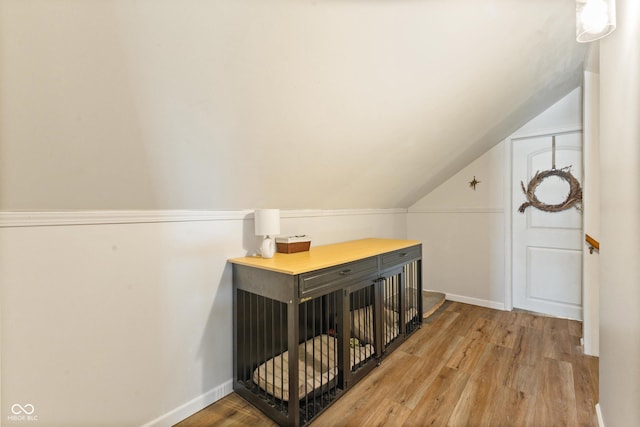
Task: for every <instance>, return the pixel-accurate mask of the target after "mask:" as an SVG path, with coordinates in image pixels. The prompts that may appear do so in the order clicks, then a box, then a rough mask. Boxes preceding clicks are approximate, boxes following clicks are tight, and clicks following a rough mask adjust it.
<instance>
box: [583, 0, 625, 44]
mask: <svg viewBox="0 0 640 427" xmlns="http://www.w3.org/2000/svg"><path fill="white" fill-rule="evenodd" d="M615 29H616V2H615V0H576V40H577V41H578V42H580V43H587V42H592V41H595V40H598V39H601V38H602V37H604V36H606V35H608V34H609V33H611V32H612V31H613V30H615Z"/></svg>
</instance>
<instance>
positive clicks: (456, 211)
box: [407, 207, 505, 214]
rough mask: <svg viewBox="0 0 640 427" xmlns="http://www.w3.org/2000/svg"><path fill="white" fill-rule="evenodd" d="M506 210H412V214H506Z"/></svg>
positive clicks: (453, 208) (454, 208) (457, 208)
mask: <svg viewBox="0 0 640 427" xmlns="http://www.w3.org/2000/svg"><path fill="white" fill-rule="evenodd" d="M504 211H505V210H504V208H460V207H450V208H446V207H445V208H412V209H409V211H408V212H407V213H410V214H434V213H504Z"/></svg>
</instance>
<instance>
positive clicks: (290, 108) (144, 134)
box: [0, 0, 583, 210]
mask: <svg viewBox="0 0 640 427" xmlns="http://www.w3.org/2000/svg"><path fill="white" fill-rule="evenodd" d="M574 13H575V12H574V7H573V6H572V4H571V2H567V1H556V2H548V3H547V4H546V5H545V7H544V8H541V7H538V5H537V4H535V3H531V2H522V1H520V0H498V1H496V0H448V1H443V0H439V1H429V2H416V1H410V2H407V1H316V0H295V1H292V0H269V1H261V0H218V1H202V0H180V1H178V0H92V1H90V0H86V1H77V0H29V1H25V0H2V7H1V8H0V40H2V45H1V46H0V88H1V90H0V209H1V210H36V209H54V210H68V209H91V210H93V209H106V210H109V209H217V210H220V209H244V208H247V207H264V206H278V207H281V208H288V209H300V208H323V209H335V208H378V207H379V208H394V207H401V208H406V207H407V206H409V205H410V204H412V203H413V202H415V201H416V200H417V199H418V198H420V197H421V196H422V195H424V194H425V193H426V190H424V189H423V187H424V186H425V185H427V186H429V185H431V186H435V184H434V183H433V182H434V180H435V181H437V180H439V182H441V181H442V180H444V179H445V178H448V177H450V176H451V175H452V174H453V173H454V172H457V171H458V170H459V169H461V168H462V166H463V165H465V164H467V163H468V162H470V161H471V160H472V159H474V158H476V157H477V156H478V155H479V154H480V153H482V152H484V151H486V150H487V149H488V148H489V147H490V146H492V145H493V144H495V142H497V141H499V140H501V139H502V138H504V137H505V136H506V135H508V134H509V133H511V132H512V130H513V129H515V128H517V127H518V126H520V125H521V124H522V123H524V122H526V121H527V120H528V119H529V118H531V117H533V116H534V115H536V114H537V113H538V112H539V111H540V110H541V109H542V108H545V107H546V106H548V105H550V104H552V103H553V102H554V101H556V100H557V99H559V98H560V97H562V96H563V95H564V94H566V93H567V92H568V91H569V90H571V89H572V88H574V87H576V86H577V85H578V81H579V79H580V77H581V75H580V73H578V71H580V70H579V68H580V63H581V61H582V57H583V47H582V46H580V45H577V44H576V43H575V42H574V40H573V35H572V32H571V31H570V30H569V31H567V28H568V26H567V23H568V24H570V25H572V23H573V21H574ZM470 39H473V40H476V41H477V43H476V44H475V46H474V49H472V50H470V49H469V40H470ZM532 59H533V60H535V64H532ZM478 81H482V84H477V82H478ZM468 99H473V100H474V102H466V100H468ZM478 105H481V106H482V108H479V107H478ZM425 118H428V120H426V119H425ZM461 121H463V122H464V126H460V125H459V123H460V122H461ZM434 123H437V126H434V125H433V124H434ZM443 141H446V143H443ZM390 153H395V157H393V158H394V159H395V161H396V162H397V163H402V167H401V168H399V167H397V163H396V164H395V165H394V164H390ZM425 163H427V165H426V167H425ZM390 166H392V167H394V173H392V174H389V173H382V172H381V170H384V169H385V168H388V167H390ZM274 168H278V169H279V171H278V173H272V172H273V171H274ZM240 189H241V190H240ZM309 189H313V191H309Z"/></svg>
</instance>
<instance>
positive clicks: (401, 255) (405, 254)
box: [400, 252, 408, 258]
mask: <svg viewBox="0 0 640 427" xmlns="http://www.w3.org/2000/svg"><path fill="white" fill-rule="evenodd" d="M407 255H408V254H407V253H406V252H402V253H401V254H400V258H404V257H406V256H407Z"/></svg>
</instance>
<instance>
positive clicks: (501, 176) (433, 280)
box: [407, 88, 582, 309]
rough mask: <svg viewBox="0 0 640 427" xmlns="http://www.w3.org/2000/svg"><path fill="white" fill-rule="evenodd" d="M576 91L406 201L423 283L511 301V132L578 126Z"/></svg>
mask: <svg viewBox="0 0 640 427" xmlns="http://www.w3.org/2000/svg"><path fill="white" fill-rule="evenodd" d="M581 99H582V98H581V89H580V88H578V89H575V90H573V91H572V92H571V93H569V94H568V95H567V96H565V97H564V98H562V99H561V100H560V101H558V102H557V103H556V104H554V105H553V106H551V107H550V108H549V109H547V110H546V111H544V112H543V113H541V114H540V115H539V116H537V117H536V118H534V119H533V120H531V121H530V122H529V123H527V124H526V125H525V126H523V127H522V128H521V129H519V130H518V131H516V132H515V133H514V134H513V135H511V137H509V138H508V139H507V140H505V141H502V142H500V143H499V144H498V145H496V146H495V147H494V148H492V149H491V150H489V151H488V152H486V153H485V154H483V155H482V156H480V157H479V158H478V159H476V160H475V161H474V162H472V163H471V164H469V165H468V166H467V167H466V168H464V169H463V170H461V171H460V172H458V173H457V174H456V175H454V176H453V177H452V178H450V179H449V180H448V181H447V182H445V183H444V184H442V185H441V186H440V187H438V188H436V189H435V190H433V191H432V192H431V193H429V194H428V195H427V196H425V197H424V198H422V199H421V200H419V201H418V202H416V203H415V204H414V205H412V206H411V207H410V208H409V215H408V225H407V232H408V235H409V237H410V238H412V239H419V240H422V241H423V264H424V269H423V271H424V286H425V288H426V289H431V290H436V291H440V292H444V293H446V294H447V298H449V299H452V300H458V301H462V302H469V303H472V304H478V305H482V306H486V307H493V308H498V309H505V308H506V309H510V308H511V297H510V280H511V278H510V256H511V255H510V215H511V212H510V210H509V209H508V207H509V206H510V205H511V202H510V200H511V199H510V197H511V196H510V194H511V166H510V165H511V162H510V155H511V150H510V144H511V139H515V138H519V137H525V136H532V135H541V134H546V133H548V132H549V131H555V132H557V131H562V130H568V129H573V130H575V129H576V128H580V126H581V122H582V118H581V111H582V109H581ZM474 176H475V177H476V178H477V179H478V180H479V181H480V184H478V186H477V188H476V190H475V191H474V190H473V189H471V188H470V186H469V181H471V180H472V179H473V177H474ZM516 191H520V190H519V189H516Z"/></svg>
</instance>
